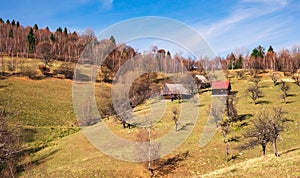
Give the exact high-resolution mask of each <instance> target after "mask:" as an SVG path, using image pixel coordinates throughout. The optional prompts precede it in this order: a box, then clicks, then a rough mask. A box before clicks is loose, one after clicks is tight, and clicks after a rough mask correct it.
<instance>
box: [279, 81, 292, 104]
mask: <svg viewBox="0 0 300 178" xmlns="http://www.w3.org/2000/svg"><path fill="white" fill-rule="evenodd" d="M289 89H290V86H289V85H288V84H287V83H286V82H284V81H281V84H280V90H281V91H282V95H281V98H282V99H283V102H284V104H286V98H287V96H288V94H287V92H288V90H289Z"/></svg>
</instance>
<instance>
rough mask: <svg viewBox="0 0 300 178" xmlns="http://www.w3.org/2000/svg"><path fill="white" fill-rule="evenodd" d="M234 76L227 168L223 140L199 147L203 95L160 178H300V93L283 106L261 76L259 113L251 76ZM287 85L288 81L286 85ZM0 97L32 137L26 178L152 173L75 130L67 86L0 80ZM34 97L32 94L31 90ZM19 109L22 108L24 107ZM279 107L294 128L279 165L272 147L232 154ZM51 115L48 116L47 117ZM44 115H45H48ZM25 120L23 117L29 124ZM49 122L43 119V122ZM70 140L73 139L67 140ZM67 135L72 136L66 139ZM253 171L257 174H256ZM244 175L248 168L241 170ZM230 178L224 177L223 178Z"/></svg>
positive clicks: (164, 125)
mask: <svg viewBox="0 0 300 178" xmlns="http://www.w3.org/2000/svg"><path fill="white" fill-rule="evenodd" d="M234 73H235V72H234V71H233V72H231V76H230V80H231V82H232V88H233V90H235V91H238V93H237V97H238V99H239V101H238V105H237V109H238V113H239V115H242V116H245V119H244V120H241V121H239V122H237V123H235V124H234V127H233V131H232V132H231V134H230V136H231V137H232V138H238V139H237V141H235V142H230V147H229V150H230V156H231V157H232V159H231V160H230V161H229V162H226V161H225V153H224V145H223V142H222V136H221V134H220V133H219V132H217V133H216V134H215V136H214V137H213V139H212V140H211V142H210V143H209V144H208V145H206V146H205V147H199V139H200V136H201V133H202V131H203V128H204V126H205V124H206V122H207V118H208V110H209V106H210V101H211V94H210V92H209V91H208V92H205V91H203V93H201V94H200V95H199V99H200V105H199V106H195V107H199V110H200V112H199V118H198V120H197V123H196V125H195V127H194V129H193V132H192V134H191V135H190V136H189V138H188V139H187V140H186V141H185V142H184V143H183V144H182V145H181V146H180V147H178V148H177V149H176V150H175V151H174V152H172V153H170V154H168V155H167V156H165V157H163V158H161V159H160V160H159V162H158V164H157V169H156V170H155V175H156V176H171V177H172V176H176V177H177V176H179V177H198V176H201V175H206V176H212V177H215V176H220V177H222V176H223V175H228V176H230V177H235V176H238V175H243V176H245V175H247V176H249V177H251V176H252V177H253V176H263V177H264V176H266V177H268V175H270V174H266V171H270V173H272V172H274V173H275V172H276V175H278V177H282V176H287V177H288V176H291V177H297V176H299V175H298V174H297V173H299V168H298V167H297V165H299V161H298V160H299V147H300V142H299V137H300V130H299V122H300V120H299V118H300V113H299V112H298V108H299V101H300V95H299V89H298V86H297V85H295V84H293V83H290V86H291V89H290V91H289V96H288V98H287V104H284V103H283V101H282V99H281V98H280V97H279V96H280V94H281V92H280V90H279V88H278V86H274V85H273V82H272V80H271V79H270V76H269V74H268V73H262V74H259V75H260V76H261V79H262V82H260V83H259V87H260V89H261V90H262V91H263V92H264V97H262V98H259V100H258V103H259V104H256V105H254V104H253V102H252V101H251V100H250V98H248V97H246V96H245V93H244V91H245V89H246V87H247V86H248V85H250V83H249V82H248V79H249V76H246V78H242V79H238V78H235V77H234V76H235V75H234ZM282 78H288V77H282ZM0 85H1V86H2V87H1V88H0V95H1V96H2V97H6V98H7V100H8V101H11V102H9V103H8V108H10V109H11V110H14V109H16V108H22V109H21V110H20V114H19V115H17V117H13V118H11V120H10V123H11V124H19V125H22V127H23V128H24V130H25V131H26V132H25V133H27V134H28V135H26V138H27V139H26V140H25V143H24V146H25V147H27V148H32V151H31V153H30V155H29V156H28V157H27V158H26V159H25V160H23V161H22V166H24V170H25V171H24V172H22V173H21V176H24V177H39V176H42V175H43V176H46V177H99V176H103V177H116V176H118V177H120V176H122V177H145V176H146V177H147V176H149V172H148V170H147V169H146V167H145V166H144V164H143V163H131V162H124V161H119V160H116V159H113V158H111V157H109V156H106V155H104V154H103V153H101V152H99V151H98V150H97V149H96V148H95V147H93V146H92V145H91V144H90V143H89V142H88V141H87V139H86V138H85V136H84V135H83V133H82V132H78V133H75V134H72V133H74V132H77V131H78V128H77V127H76V126H75V125H74V124H73V123H74V122H75V121H76V118H75V116H74V114H73V113H72V98H71V91H72V90H71V86H72V83H71V81H70V80H65V79H44V80H40V81H35V80H29V79H27V78H19V77H10V78H6V79H2V80H0ZM32 89H34V90H32ZM21 106H22V107H21ZM177 106H179V103H178V102H177V101H176V102H168V103H167V109H166V112H165V115H164V116H163V118H162V120H161V122H158V123H157V125H155V131H156V133H157V135H158V136H159V135H164V134H165V133H166V132H168V130H169V129H170V128H172V127H173V126H174V125H173V122H172V114H171V108H172V107H177ZM273 106H282V108H283V109H284V111H285V112H286V117H287V118H288V119H289V120H290V122H287V123H286V125H285V131H284V132H283V133H282V134H281V135H280V139H279V141H278V149H279V154H280V155H281V156H280V157H279V158H276V157H273V155H272V154H271V153H272V148H271V146H268V147H267V154H268V155H267V156H266V157H260V155H261V154H260V148H258V147H256V148H254V149H252V150H245V151H241V152H240V151H238V150H236V149H235V147H236V146H237V145H239V144H241V143H242V142H243V138H242V137H241V133H242V132H243V130H244V129H246V128H247V126H245V125H247V124H249V121H250V120H251V119H253V117H254V115H255V114H256V112H257V111H258V110H261V109H263V108H266V109H268V108H272V107H273ZM46 108H47V109H46ZM148 109H149V108H148V106H146V105H145V106H139V107H138V108H136V112H140V113H143V112H144V111H145V112H147V110H148ZM45 111H47V112H46V113H45ZM24 116H26V117H24ZM45 118H46V119H45ZM104 122H105V123H106V124H107V125H108V127H109V128H110V129H111V130H112V131H113V132H114V133H115V134H117V135H119V136H122V137H123V138H127V139H132V140H135V139H136V136H137V134H138V133H139V129H138V128H132V129H128V128H126V129H123V127H122V125H121V124H120V123H119V121H117V120H114V119H110V120H107V119H106V120H104ZM70 134H71V135H70ZM68 135H69V136H68ZM252 165H253V168H251V166H252ZM242 167H244V168H242ZM226 177H227V176H226Z"/></svg>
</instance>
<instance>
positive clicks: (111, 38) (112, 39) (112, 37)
mask: <svg viewBox="0 0 300 178" xmlns="http://www.w3.org/2000/svg"><path fill="white" fill-rule="evenodd" d="M109 40H110V41H111V42H113V44H115V45H116V39H115V37H114V36H113V35H111V36H110V38H109Z"/></svg>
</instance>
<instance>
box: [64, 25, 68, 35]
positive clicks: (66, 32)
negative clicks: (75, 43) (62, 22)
mask: <svg viewBox="0 0 300 178" xmlns="http://www.w3.org/2000/svg"><path fill="white" fill-rule="evenodd" d="M64 34H65V35H66V36H68V29H67V28H66V27H65V28H64Z"/></svg>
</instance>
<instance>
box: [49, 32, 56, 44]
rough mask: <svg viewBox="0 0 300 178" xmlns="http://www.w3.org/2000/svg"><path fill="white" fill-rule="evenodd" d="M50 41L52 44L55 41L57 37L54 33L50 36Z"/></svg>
mask: <svg viewBox="0 0 300 178" xmlns="http://www.w3.org/2000/svg"><path fill="white" fill-rule="evenodd" d="M50 40H51V42H54V41H55V37H54V35H53V33H51V35H50Z"/></svg>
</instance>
